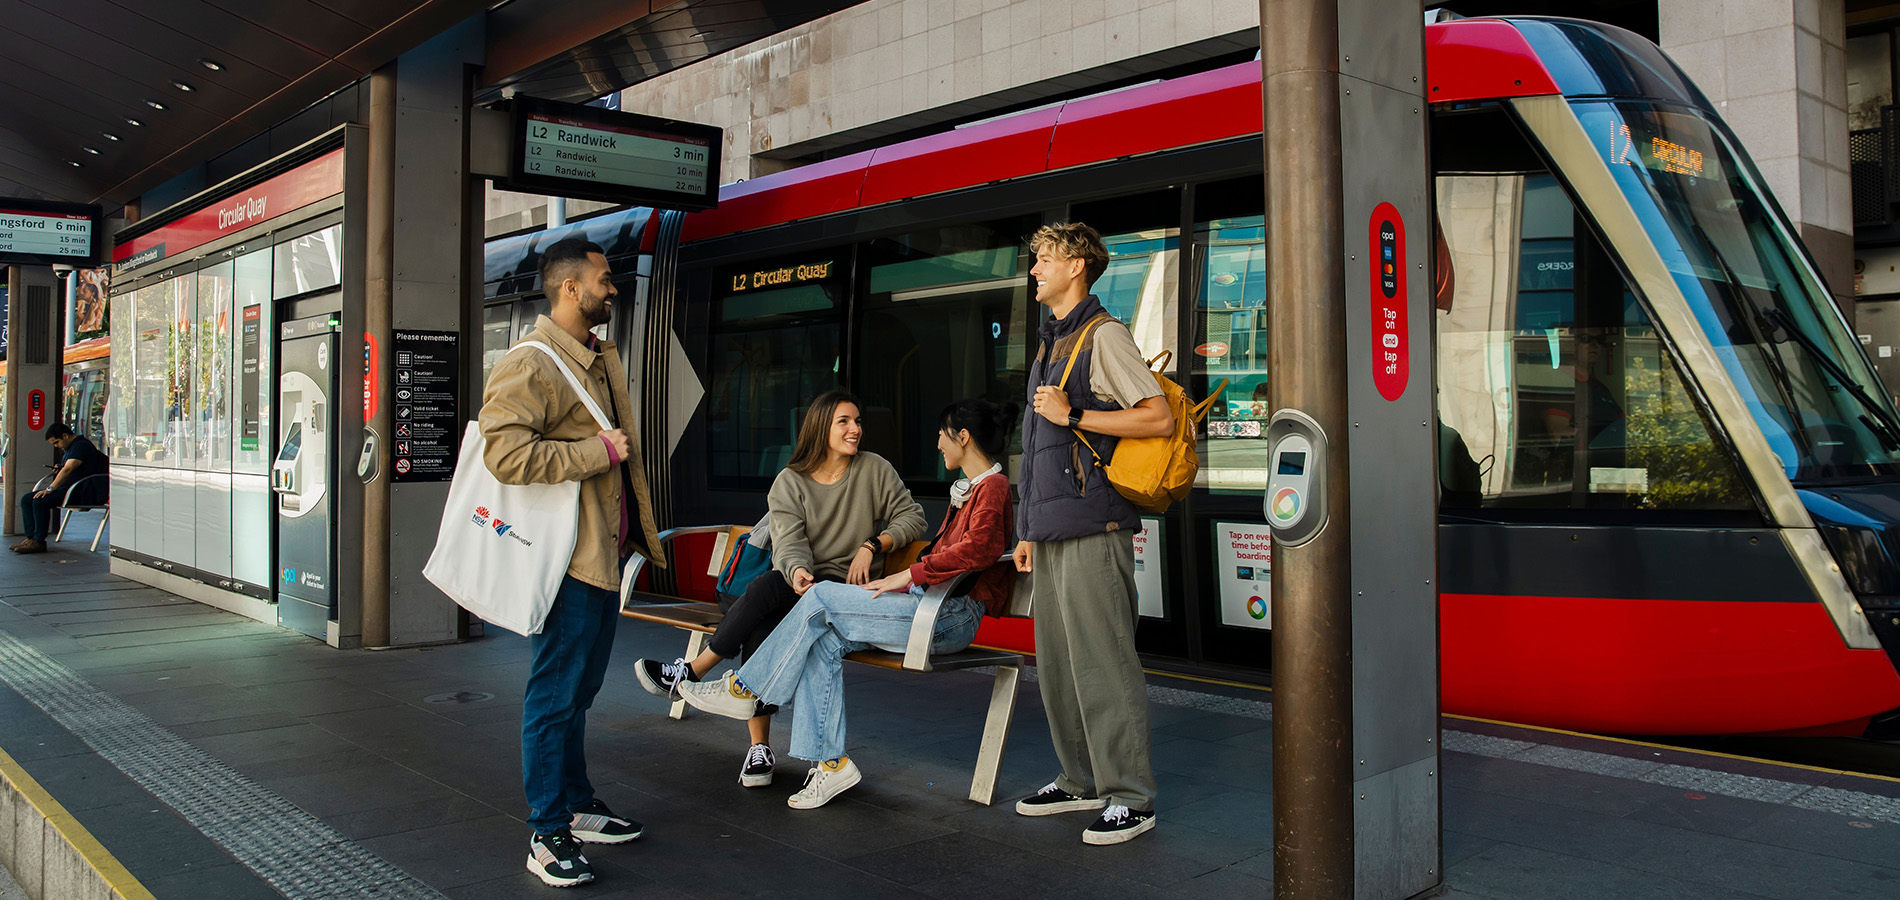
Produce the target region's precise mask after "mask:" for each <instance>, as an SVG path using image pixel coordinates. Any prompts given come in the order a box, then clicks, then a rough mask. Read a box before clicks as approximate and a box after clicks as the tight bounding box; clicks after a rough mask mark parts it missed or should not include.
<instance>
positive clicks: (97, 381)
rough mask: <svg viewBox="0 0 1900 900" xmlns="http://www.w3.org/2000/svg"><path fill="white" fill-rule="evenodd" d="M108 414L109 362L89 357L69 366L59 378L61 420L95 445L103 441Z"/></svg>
mask: <svg viewBox="0 0 1900 900" xmlns="http://www.w3.org/2000/svg"><path fill="white" fill-rule="evenodd" d="M105 413H106V361H105V360H96V361H95V360H88V361H86V362H81V363H74V364H72V365H69V366H67V367H66V369H65V371H64V372H62V373H61V377H60V416H59V420H60V421H61V422H64V423H66V424H68V425H71V426H72V427H73V430H75V431H77V432H79V433H80V434H82V435H84V436H85V437H86V438H87V439H89V440H91V441H92V442H93V443H94V444H101V443H102V441H103V440H104V439H103V438H102V437H100V435H101V433H102V431H103V429H104V427H105Z"/></svg>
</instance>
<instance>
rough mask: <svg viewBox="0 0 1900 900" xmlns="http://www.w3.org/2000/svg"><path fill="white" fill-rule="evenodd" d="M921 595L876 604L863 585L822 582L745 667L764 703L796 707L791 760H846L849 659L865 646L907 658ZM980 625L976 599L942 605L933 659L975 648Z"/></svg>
mask: <svg viewBox="0 0 1900 900" xmlns="http://www.w3.org/2000/svg"><path fill="white" fill-rule="evenodd" d="M923 592H924V591H923V588H921V587H915V586H913V587H912V588H911V591H910V593H907V594H884V595H882V596H879V597H873V596H871V592H870V591H867V590H865V589H864V588H862V587H860V586H858V585H853V584H839V583H837V582H835V581H821V582H819V583H817V584H815V585H812V587H811V589H810V590H808V591H806V592H805V596H803V597H800V598H799V600H798V604H797V605H796V606H793V607H792V610H791V612H789V613H786V614H785V619H784V620H783V621H781V622H779V624H778V627H777V628H775V629H773V630H772V636H771V637H768V638H766V639H765V643H763V644H761V645H759V649H758V650H757V651H755V652H754V653H753V655H752V657H751V658H750V659H748V660H746V663H745V665H744V666H742V667H740V669H739V681H740V682H741V683H743V684H744V685H745V686H746V687H747V688H749V689H751V691H752V693H754V694H756V695H758V697H759V699H761V700H763V701H765V702H766V703H772V704H777V705H780V706H783V705H785V704H787V703H789V704H791V707H792V746H791V755H792V756H794V757H797V758H798V759H808V760H813V761H816V762H823V761H825V760H831V759H837V758H839V757H841V756H843V755H844V655H845V654H847V653H850V652H853V651H855V650H863V649H865V648H867V647H877V648H879V649H882V650H890V651H894V652H897V653H902V652H904V647H905V645H906V644H907V643H909V641H910V623H911V620H912V619H914V618H916V616H917V606H918V604H919V603H921V602H922V600H923ZM982 620H983V605H982V604H980V603H978V602H976V601H975V600H972V599H970V598H968V597H952V598H950V599H948V600H945V601H944V603H943V608H942V609H941V610H940V611H939V612H938V615H937V628H936V632H935V633H934V634H932V635H931V640H930V652H932V653H954V652H956V651H958V650H962V649H963V648H965V647H968V646H970V641H971V640H973V639H975V638H976V627H977V625H979V624H981V622H982Z"/></svg>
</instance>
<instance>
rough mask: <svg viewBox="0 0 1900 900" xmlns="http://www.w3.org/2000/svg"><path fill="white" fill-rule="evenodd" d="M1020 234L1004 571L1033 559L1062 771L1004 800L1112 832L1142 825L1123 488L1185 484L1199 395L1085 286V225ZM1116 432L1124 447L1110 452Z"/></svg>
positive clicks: (1151, 498) (1149, 769) (1150, 797)
mask: <svg viewBox="0 0 1900 900" xmlns="http://www.w3.org/2000/svg"><path fill="white" fill-rule="evenodd" d="M1029 246H1030V250H1031V251H1033V252H1034V253H1035V254H1036V264H1035V267H1034V268H1033V269H1031V270H1030V274H1031V275H1033V276H1034V277H1035V279H1036V302H1038V303H1041V304H1043V305H1044V306H1046V307H1048V308H1049V312H1050V313H1051V314H1052V318H1050V319H1049V320H1048V321H1046V322H1044V323H1043V325H1042V328H1041V331H1040V337H1041V345H1040V347H1039V349H1038V350H1037V353H1036V357H1035V359H1034V361H1033V362H1032V363H1031V365H1030V370H1029V385H1030V396H1029V404H1028V408H1027V409H1026V410H1025V411H1024V414H1023V433H1022V438H1023V454H1022V461H1021V464H1020V466H1019V468H1018V478H1017V481H1016V483H1017V486H1018V490H1019V491H1020V494H1021V500H1020V502H1019V503H1018V504H1017V507H1016V510H1017V512H1016V536H1017V538H1018V540H1019V541H1020V542H1019V543H1018V544H1017V545H1016V553H1015V557H1016V568H1017V570H1018V571H1022V572H1031V571H1033V572H1034V573H1035V579H1036V584H1035V632H1036V665H1037V680H1038V682H1039V683H1040V684H1041V686H1042V701H1043V707H1044V710H1045V711H1046V713H1047V714H1048V717H1049V735H1050V738H1051V739H1052V740H1053V741H1054V743H1055V750H1056V757H1057V759H1059V760H1060V761H1061V763H1062V774H1061V775H1059V776H1058V777H1057V778H1056V780H1055V781H1053V782H1051V783H1050V784H1049V785H1048V786H1047V787H1044V788H1043V789H1042V790H1041V791H1038V792H1037V793H1035V794H1034V795H1031V796H1029V797H1026V798H1024V799H1023V800H1021V801H1019V802H1018V803H1017V804H1016V811H1017V812H1018V813H1020V814H1022V815H1026V816H1046V815H1056V814H1059V813H1065V812H1079V811H1084V810H1101V814H1100V816H1099V817H1098V818H1097V819H1096V820H1095V823H1094V824H1092V825H1090V826H1089V827H1088V829H1087V830H1086V831H1084V832H1083V834H1082V840H1083V841H1084V842H1085V843H1089V844H1119V843H1122V842H1124V841H1128V840H1131V839H1133V838H1135V837H1136V836H1138V835H1141V834H1143V833H1145V832H1147V831H1148V830H1150V829H1151V828H1153V827H1154V824H1155V817H1154V816H1155V813H1154V802H1155V780H1154V767H1153V764H1152V762H1151V755H1152V754H1151V751H1150V743H1151V742H1150V737H1149V729H1148V691H1147V683H1146V682H1145V680H1144V679H1143V676H1142V671H1141V659H1140V657H1138V656H1137V655H1136V653H1135V623H1136V621H1137V613H1136V607H1135V545H1134V538H1135V532H1137V531H1139V530H1141V512H1140V510H1139V509H1138V508H1137V503H1136V502H1135V501H1134V500H1131V496H1132V497H1134V498H1137V499H1139V500H1140V501H1141V506H1142V507H1143V508H1148V509H1151V510H1152V509H1156V508H1157V504H1158V508H1159V509H1166V508H1167V505H1168V501H1169V500H1170V499H1178V498H1179V497H1180V496H1181V495H1182V494H1185V493H1186V489H1187V486H1191V485H1192V483H1193V479H1194V471H1193V468H1191V467H1198V464H1199V461H1198V458H1197V457H1196V455H1195V452H1194V446H1193V440H1194V427H1193V420H1194V419H1195V418H1198V414H1204V413H1205V409H1206V404H1205V403H1203V404H1201V405H1199V406H1198V407H1188V406H1186V404H1185V402H1184V401H1185V398H1183V397H1181V396H1180V393H1179V389H1178V388H1174V385H1173V384H1172V383H1171V382H1169V383H1166V384H1165V387H1167V388H1173V390H1172V391H1169V392H1166V393H1164V382H1165V379H1160V378H1157V376H1156V375H1155V374H1154V373H1153V372H1152V371H1151V370H1150V369H1149V367H1148V364H1147V363H1146V362H1145V361H1143V359H1142V357H1141V352H1140V350H1138V349H1137V348H1136V347H1135V340H1134V336H1133V335H1131V334H1130V333H1129V331H1128V326H1127V325H1124V324H1123V323H1122V322H1120V321H1118V320H1116V319H1115V317H1114V316H1111V315H1109V313H1108V311H1107V310H1105V309H1103V308H1102V303H1101V301H1100V300H1098V299H1096V297H1095V295H1093V294H1090V293H1089V287H1090V285H1092V284H1094V282H1095V280H1096V279H1097V278H1100V277H1101V275H1102V272H1103V271H1105V270H1106V269H1107V268H1108V248H1107V247H1106V246H1104V245H1103V243H1102V237H1101V235H1100V234H1097V233H1096V231H1095V229H1093V228H1090V227H1089V226H1087V225H1083V224H1080V223H1065V224H1059V225H1048V226H1044V227H1043V228H1042V229H1040V230H1038V231H1037V232H1036V234H1035V235H1034V236H1033V237H1032V238H1031V239H1030V244H1029ZM1170 394H1171V395H1172V396H1170ZM1184 426H1185V429H1186V431H1185V439H1186V441H1187V449H1186V453H1185V458H1184V459H1183V457H1182V454H1181V452H1180V446H1179V445H1180V443H1181V440H1182V429H1183V427H1184ZM1118 445H1121V446H1122V447H1125V448H1128V449H1127V450H1124V452H1123V454H1122V455H1121V456H1118V454H1117V446H1118ZM1130 451H1133V452H1130ZM1184 465H1185V466H1188V467H1190V468H1188V469H1187V472H1186V485H1185V486H1183V485H1181V484H1180V482H1181V468H1182V467H1183V466H1184ZM1123 470H1126V471H1123ZM1177 487H1178V488H1179V493H1176V492H1175V491H1176V488H1177ZM1125 493H1127V494H1130V495H1131V496H1124V494H1125Z"/></svg>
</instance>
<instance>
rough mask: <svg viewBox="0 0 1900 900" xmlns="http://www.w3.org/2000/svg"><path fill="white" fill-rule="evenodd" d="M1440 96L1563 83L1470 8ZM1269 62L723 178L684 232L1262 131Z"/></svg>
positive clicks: (1447, 53)
mask: <svg viewBox="0 0 1900 900" xmlns="http://www.w3.org/2000/svg"><path fill="white" fill-rule="evenodd" d="M1425 61H1426V66H1425V67H1426V81H1427V82H1429V84H1430V87H1429V92H1430V94H1431V101H1432V102H1433V103H1448V102H1458V101H1466V100H1482V99H1497V98H1501V97H1524V96H1535V95H1541V94H1555V93H1559V91H1558V90H1557V85H1556V82H1554V81H1553V80H1552V79H1551V77H1550V73H1549V72H1548V71H1547V70H1546V69H1545V68H1544V65H1543V63H1542V62H1540V61H1539V60H1538V59H1537V55H1536V53H1535V52H1533V51H1532V50H1531V46H1530V44H1529V43H1528V42H1527V41H1525V40H1524V36H1523V35H1522V34H1519V33H1518V31H1517V28H1516V27H1514V26H1513V25H1511V24H1510V23H1509V22H1506V21H1503V20H1500V19H1461V20H1459V21H1456V22H1441V23H1439V24H1436V25H1430V26H1427V27H1426V29H1425ZM1260 128H1261V105H1260V64H1259V63H1257V62H1245V63H1239V64H1237V65H1232V66H1227V67H1224V68H1220V69H1214V70H1211V71H1207V72H1200V73H1196V74H1194V75H1187V76H1184V77H1181V78H1174V79H1170V80H1168V81H1162V82H1157V83H1155V84H1146V85H1142V86H1140V87H1134V88H1129V89H1127V90H1123V91H1116V92H1113V93H1108V94H1102V95H1099V96H1095V97H1084V98H1081V99H1078V100H1071V101H1069V102H1067V103H1064V104H1061V105H1059V106H1051V107H1047V108H1044V109H1037V110H1030V111H1028V112H1025V113H1022V114H1020V115H1015V116H1009V117H1006V118H1002V119H997V120H995V121H993V122H985V123H983V124H981V125H975V126H971V127H968V128H963V129H959V130H956V131H950V132H945V133H943V134H935V135H930V136H928V137H923V138H918V139H916V140H912V141H905V142H903V143H901V144H893V145H891V146H889V147H879V148H877V149H875V150H867V151H865V152H863V153H854V154H852V155H850V156H843V157H839V158H837V159H832V160H826V161H824V162H819V163H813V164H811V165H809V166H803V167H800V168H797V169H792V170H789V171H786V172H779V173H776V174H773V175H767V176H764V177H761V178H754V179H752V180H750V181H742V182H738V183H736V184H729V185H725V186H723V187H721V188H720V189H719V207H718V208H717V209H713V210H710V211H707V212H700V213H693V214H692V215H690V216H687V218H686V229H685V235H684V238H685V240H687V241H695V240H704V239H706V238H713V237H719V236H720V235H725V234H731V233H733V232H736V231H746V230H750V229H754V228H765V227H769V226H772V225H778V224H781V223H784V222H791V221H796V220H799V219H809V218H815V217H817V216H823V215H829V214H831V213H838V212H844V211H847V210H852V209H857V208H859V207H864V206H875V205H878V204H882V203H890V202H893V201H897V200H903V199H907V198H910V197H921V196H926V195H929V194H938V193H943V192H946V191H953V190H957V189H960V188H966V187H975V186H977V185H982V184H988V183H990V182H993V181H1002V180H1005V179H1010V178H1021V177H1023V176H1026V175H1034V174H1037V173H1040V172H1046V171H1055V170H1058V169H1067V168H1072V167H1074V166H1082V165H1088V164H1090V163H1097V162H1105V161H1107V160H1111V159H1119V158H1121V157H1124V156H1135V155H1140V154H1145V153H1155V152H1159V151H1162V150H1172V149H1175V148H1179V147H1191V146H1194V145H1196V144H1205V143H1211V142H1213V141H1221V140H1228V139H1231V138H1239V137H1246V136H1248V135H1254V134H1259V133H1260Z"/></svg>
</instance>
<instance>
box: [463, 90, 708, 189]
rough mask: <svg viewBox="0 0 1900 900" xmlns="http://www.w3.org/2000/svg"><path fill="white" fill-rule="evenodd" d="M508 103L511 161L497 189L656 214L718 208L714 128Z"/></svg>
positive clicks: (540, 103)
mask: <svg viewBox="0 0 1900 900" xmlns="http://www.w3.org/2000/svg"><path fill="white" fill-rule="evenodd" d="M511 102H512V106H511V107H510V112H511V113H512V116H513V133H512V134H511V135H510V137H511V138H512V140H513V145H514V146H513V147H512V148H511V151H512V152H511V154H510V155H511V156H512V157H513V158H512V161H511V164H510V165H509V171H508V175H507V177H506V178H504V179H497V180H496V187H500V188H504V189H506V190H511V191H523V192H526V193H536V194H551V195H554V196H557V197H576V198H581V199H587V200H601V201H604V202H608V203H630V204H633V205H636V206H652V207H655V208H658V209H679V210H702V209H712V208H713V207H715V206H717V205H718V203H719V149H720V144H721V142H722V140H723V137H724V131H723V130H721V129H719V128H715V127H713V126H711V125H698V124H694V123H691V122H679V121H675V120H672V119H661V118H656V117H653V116H643V115H638V114H635V113H626V112H619V111H617V110H609V109H601V108H600V107H597V106H581V105H578V104H574V103H559V102H555V101H552V100H541V99H537V98H533V97H516V98H514V100H513V101H511Z"/></svg>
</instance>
